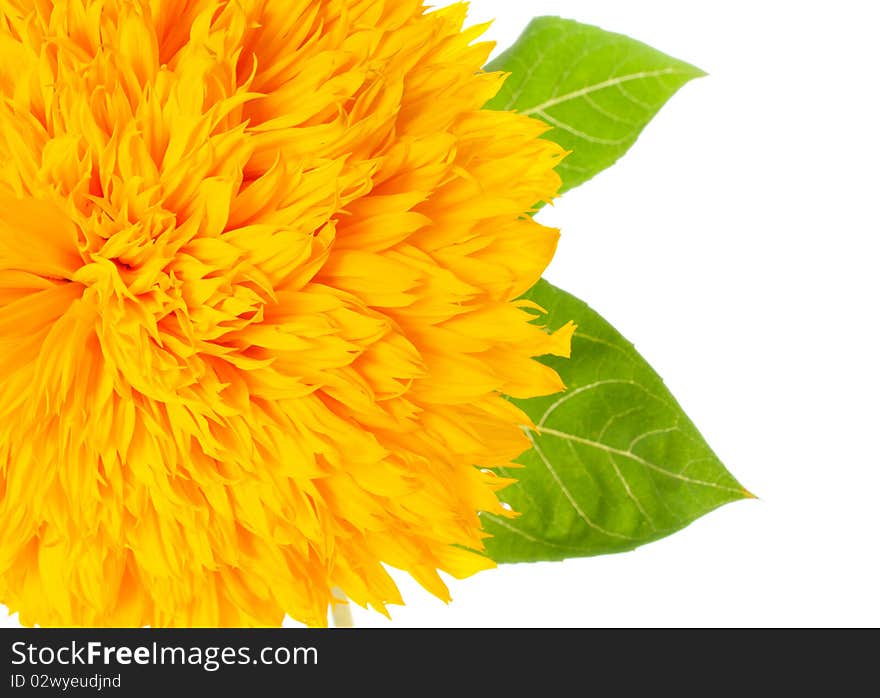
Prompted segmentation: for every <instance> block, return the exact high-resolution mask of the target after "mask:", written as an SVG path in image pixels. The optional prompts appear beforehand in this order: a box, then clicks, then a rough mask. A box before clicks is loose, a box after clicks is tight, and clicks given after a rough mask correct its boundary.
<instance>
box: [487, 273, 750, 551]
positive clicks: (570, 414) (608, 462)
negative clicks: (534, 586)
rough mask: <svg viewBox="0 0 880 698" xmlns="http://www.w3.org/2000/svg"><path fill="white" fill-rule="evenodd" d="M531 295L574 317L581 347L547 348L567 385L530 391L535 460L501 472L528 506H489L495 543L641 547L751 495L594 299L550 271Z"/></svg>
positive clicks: (551, 320)
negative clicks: (557, 351) (561, 352)
mask: <svg viewBox="0 0 880 698" xmlns="http://www.w3.org/2000/svg"><path fill="white" fill-rule="evenodd" d="M527 297H528V298H529V299H530V300H532V301H534V302H535V303H537V304H538V305H540V306H542V307H543V308H545V309H546V310H547V311H548V313H549V315H548V316H547V322H548V324H549V326H550V327H553V328H555V327H559V326H561V325H563V324H565V323H566V322H568V321H569V320H572V319H573V320H574V321H575V322H576V323H577V325H578V327H577V330H576V332H575V335H574V338H573V341H572V358H571V359H569V360H566V359H558V358H552V357H551V358H547V359H546V363H547V364H549V365H550V366H552V367H553V368H554V369H556V370H557V371H558V372H559V374H560V376H562V378H563V380H564V381H565V383H566V386H567V390H566V392H564V393H562V394H559V395H553V396H550V397H545V398H536V399H533V400H520V401H516V403H517V404H518V405H519V406H520V407H522V408H523V409H524V410H525V411H526V412H527V413H528V415H529V416H530V417H531V418H532V420H533V421H534V423H535V425H536V427H537V429H536V430H535V431H529V432H528V433H529V436H530V438H531V439H532V441H533V443H534V448H533V449H532V450H530V451H528V452H527V453H526V454H524V455H523V456H522V457H521V458H520V462H521V463H522V464H523V465H524V466H525V467H524V468H519V469H515V470H513V469H512V470H507V471H502V472H501V473H500V474H502V475H504V476H508V477H513V478H516V479H518V482H517V483H516V484H514V485H511V486H510V487H508V488H506V489H504V490H502V491H501V492H500V496H501V499H502V500H503V501H505V502H507V503H508V504H510V505H511V506H512V507H513V509H514V510H516V511H518V512H522V513H521V515H520V516H518V517H517V518H514V519H505V518H501V517H498V516H494V515H490V514H484V515H483V516H484V525H485V528H486V530H487V531H488V532H489V533H491V534H492V535H493V536H494V537H493V538H490V539H488V540H487V541H486V544H487V549H488V552H489V555H490V556H491V557H492V558H493V559H494V560H496V561H497V562H535V561H540V560H561V559H564V558H570V557H585V556H589V555H600V554H604V553H616V552H623V551H626V550H632V549H633V548H636V547H637V546H639V545H643V544H645V543H649V542H651V541H654V540H657V539H658V538H662V537H664V536H667V535H669V534H670V533H673V532H675V531H677V530H679V529H681V528H683V527H685V526H687V525H688V524H690V523H691V522H693V521H694V520H695V519H697V518H699V517H700V516H702V515H704V514H706V513H708V512H710V511H712V510H713V509H715V508H717V507H719V506H721V505H723V504H727V503H728V502H732V501H735V500H739V499H745V498H749V497H751V496H752V495H750V494H749V493H748V492H747V491H746V490H744V489H743V488H742V486H741V485H740V484H739V483H738V482H737V481H736V480H735V479H734V478H733V476H732V475H731V474H730V473H728V472H727V470H725V468H724V466H723V465H722V464H721V462H720V461H719V460H718V458H717V456H716V455H715V454H714V453H713V452H712V449H711V448H709V446H708V445H707V444H706V442H705V441H704V440H703V438H702V437H701V436H700V434H699V432H698V431H697V429H696V428H695V427H694V425H693V424H692V423H691V421H690V420H689V419H688V418H687V416H686V415H685V413H684V412H683V411H682V409H681V407H680V406H679V405H678V403H677V402H676V401H675V398H673V397H672V395H671V394H670V393H669V391H668V390H667V389H666V386H665V385H664V384H663V381H662V380H661V379H660V377H659V376H658V375H657V374H656V373H655V372H654V371H653V370H652V369H651V367H650V366H649V365H648V364H647V363H646V362H645V360H644V359H643V358H642V357H641V356H640V355H639V354H638V352H637V351H636V350H635V348H634V347H633V346H632V344H630V343H629V342H628V341H626V340H625V339H624V338H623V337H622V336H621V335H620V334H619V333H618V332H617V331H616V330H615V329H614V328H613V327H611V326H610V325H609V324H608V323H607V322H605V320H603V319H602V318H601V317H600V316H599V315H598V314H597V313H596V312H595V311H593V310H592V309H590V308H589V307H588V306H587V305H586V304H585V303H583V302H582V301H580V300H578V299H577V298H575V297H574V296H571V295H569V294H567V293H565V292H564V291H561V290H560V289H558V288H555V287H554V286H551V285H550V284H549V283H547V282H546V281H540V282H539V283H538V284H537V285H536V286H535V287H534V289H532V291H530V292H529V294H527Z"/></svg>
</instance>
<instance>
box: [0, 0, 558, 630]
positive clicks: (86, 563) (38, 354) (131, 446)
mask: <svg viewBox="0 0 880 698" xmlns="http://www.w3.org/2000/svg"><path fill="white" fill-rule="evenodd" d="M464 15H465V7H464V6H463V5H456V6H453V7H451V8H448V9H445V10H440V11H427V10H426V9H425V8H424V6H423V5H422V4H421V3H420V2H418V1H415V0H58V1H55V2H50V1H49V0H30V1H28V0H0V602H2V603H4V604H6V605H8V606H9V608H10V609H11V610H12V611H19V612H20V614H21V615H20V618H21V621H22V622H23V623H25V624H32V623H39V624H42V625H44V626H46V625H87V626H93V625H114V626H130V625H134V626H137V625H144V624H149V625H153V626H217V625H220V626H252V625H257V626H277V625H279V624H280V623H281V622H282V620H283V618H284V616H285V614H286V613H287V614H290V615H291V616H292V617H294V618H295V619H297V620H299V621H302V622H304V623H308V624H311V625H323V624H325V623H326V617H327V609H328V604H330V603H331V602H332V595H331V590H332V589H333V588H334V587H338V588H341V589H342V590H344V592H345V593H346V594H347V595H348V596H349V597H350V598H351V599H352V600H353V601H355V602H357V603H359V604H363V605H369V606H372V607H374V608H376V609H379V610H384V609H385V605H386V604H388V603H400V602H401V599H400V596H399V593H398V591H397V589H396V587H395V585H394V583H393V582H392V580H391V578H390V577H389V576H388V574H387V572H386V569H385V565H388V566H392V567H396V568H400V569H403V570H406V571H408V572H409V573H410V574H412V575H413V577H414V578H415V579H417V580H418V581H419V582H420V583H421V584H422V585H424V586H425V587H426V588H427V589H428V590H430V591H431V592H433V593H434V594H436V595H438V596H440V597H441V598H444V599H445V598H446V597H447V590H446V587H445V586H444V584H443V582H442V580H441V578H440V576H439V575H438V570H442V571H445V572H447V573H450V574H452V575H455V576H464V575H469V574H471V573H473V572H475V571H478V570H480V569H482V568H486V567H489V566H491V564H492V563H491V562H490V561H489V560H488V559H486V558H485V557H484V556H483V555H481V554H480V552H479V551H480V550H481V549H482V545H483V543H482V541H483V540H484V534H483V533H482V531H481V525H480V518H479V512H481V511H486V512H494V513H496V514H504V513H505V510H504V508H503V507H502V506H501V505H500V504H499V501H498V498H497V490H498V489H499V488H500V487H501V486H503V485H504V481H503V480H502V478H499V477H497V476H496V475H495V474H494V473H493V470H492V469H493V468H497V467H499V466H505V467H506V466H508V465H510V463H511V461H512V460H513V459H515V458H516V457H517V456H518V455H519V454H520V453H521V452H522V451H523V450H525V449H526V448H527V447H528V445H529V444H528V441H527V439H526V437H525V436H524V434H523V432H522V429H521V427H522V426H523V425H527V424H528V423H529V420H528V418H527V417H526V416H525V415H524V414H522V413H521V412H520V411H519V410H518V409H516V408H515V407H514V406H513V405H512V404H511V403H510V402H509V401H507V400H506V399H505V398H504V396H505V395H507V396H514V397H519V398H528V397H533V396H538V395H544V394H549V393H553V392H556V391H558V390H560V389H561V388H562V385H561V383H560V380H559V378H558V376H557V375H556V374H555V373H554V372H553V371H551V370H550V369H548V368H547V367H545V366H543V365H542V364H541V363H539V362H538V361H536V360H534V358H533V357H537V356H540V355H544V354H550V353H552V354H560V355H564V354H565V353H566V352H567V351H568V345H569V340H570V334H571V328H570V327H568V328H565V329H564V330H561V331H559V332H557V333H555V334H550V333H548V332H546V331H544V330H543V329H542V328H541V327H540V319H539V316H540V311H539V309H537V308H535V307H533V306H530V305H529V304H527V303H524V302H522V301H517V300H516V299H517V298H518V297H519V296H521V294H522V293H523V292H524V291H526V290H527V289H528V288H529V287H530V286H531V285H532V284H533V283H534V282H535V281H536V280H537V279H538V278H539V276H540V274H541V272H542V271H543V269H544V268H545V266H546V265H547V263H548V262H549V260H550V258H551V256H552V254H553V251H554V248H555V246H556V242H557V232H556V231H554V230H550V229H547V228H544V227H542V226H541V225H539V224H538V223H536V222H534V221H533V220H532V219H531V218H530V217H529V216H528V213H529V212H530V211H532V210H533V208H534V206H535V204H536V203H537V202H540V201H545V200H548V199H549V198H551V197H552V196H553V195H554V194H555V192H556V190H557V188H558V186H559V180H558V178H557V175H556V174H555V173H554V171H553V168H554V166H555V165H556V164H557V163H558V161H559V159H560V158H561V157H562V155H563V154H562V152H561V151H560V149H559V148H558V147H557V146H555V145H553V144H552V143H550V142H548V141H546V140H544V139H540V138H539V136H540V135H541V133H542V132H543V131H544V130H545V127H544V126H543V125H542V124H540V123H538V122H536V121H532V120H530V119H528V118H525V117H522V116H519V115H516V114H513V113H503V112H494V111H488V110H484V109H483V108H482V107H483V105H484V104H485V103H486V101H487V100H488V99H489V98H491V97H492V96H493V95H494V94H495V93H496V92H497V91H498V89H499V87H500V84H501V81H502V80H503V76H502V75H499V74H487V73H483V72H482V71H481V69H480V67H481V66H482V65H483V64H484V61H485V60H486V58H487V55H488V52H489V46H488V45H486V44H480V43H474V40H475V39H476V38H477V37H478V35H479V34H480V31H481V30H480V29H479V28H476V29H468V30H462V26H463V21H464ZM536 319H537V320H538V321H537V322H536Z"/></svg>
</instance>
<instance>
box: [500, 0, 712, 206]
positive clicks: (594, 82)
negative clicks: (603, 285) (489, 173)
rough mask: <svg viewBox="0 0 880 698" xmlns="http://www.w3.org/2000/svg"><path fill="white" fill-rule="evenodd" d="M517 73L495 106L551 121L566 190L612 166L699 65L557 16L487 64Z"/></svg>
mask: <svg viewBox="0 0 880 698" xmlns="http://www.w3.org/2000/svg"><path fill="white" fill-rule="evenodd" d="M486 70H489V71H505V72H509V73H511V75H510V76H509V77H508V79H507V82H506V83H505V84H504V87H503V88H502V90H501V92H500V93H499V94H498V95H497V96H496V97H495V98H494V99H493V100H492V101H490V102H489V104H488V105H487V107H488V108H490V109H498V110H511V109H513V110H517V111H519V112H520V113H521V114H528V115H531V116H534V117H536V118H539V119H543V120H544V121H546V122H547V123H548V124H549V125H550V126H552V127H553V129H552V130H551V131H550V132H549V133H548V134H547V136H546V137H547V138H549V139H550V140H552V141H555V142H556V143H559V144H560V145H561V146H563V147H564V148H565V149H566V150H569V151H571V155H569V156H568V157H567V158H566V159H565V160H564V161H563V162H562V163H561V164H560V165H559V167H558V168H557V171H558V172H559V175H560V176H561V177H562V182H563V186H562V189H561V191H567V190H569V189H571V188H573V187H576V186H578V185H579V184H583V183H584V182H586V181H587V180H588V179H591V178H592V177H594V176H595V175H596V174H598V173H599V172H601V171H602V170H604V169H605V168H607V167H609V166H611V165H613V164H614V163H615V162H616V161H617V160H618V159H619V158H620V157H621V156H623V154H624V153H626V151H627V150H629V148H630V146H632V144H633V143H634V142H635V141H636V139H637V138H638V136H639V134H640V133H641V132H642V130H643V129H644V128H645V126H646V125H647V124H648V122H649V121H650V120H651V119H652V118H653V117H654V115H655V114H656V113H657V112H658V111H659V110H660V108H661V107H662V106H663V105H664V104H665V103H666V102H667V100H669V98H670V97H672V95H674V94H675V93H676V92H677V91H678V89H679V88H680V87H682V86H683V85H684V84H686V83H687V82H689V81H690V80H692V79H694V78H697V77H700V76H702V75H705V73H703V71H701V70H700V69H699V68H695V67H694V66H692V65H688V64H687V63H684V62H682V61H679V60H677V59H675V58H671V57H670V56H667V55H666V54H664V53H661V52H660V51H657V50H656V49H653V48H651V47H650V46H646V45H645V44H643V43H641V42H638V41H635V40H633V39H630V38H629V37H626V36H623V35H621V34H613V33H611V32H607V31H604V30H602V29H599V28H598V27H592V26H588V25H585V24H579V23H578V22H574V21H572V20H567V19H561V18H559V17H539V18H537V19H535V20H533V21H532V22H531V24H529V26H528V27H527V28H526V30H525V32H524V33H523V35H522V36H521V37H520V38H519V40H518V41H517V42H516V43H515V44H514V45H513V46H512V47H511V48H509V49H508V50H507V51H505V52H504V53H502V54H501V55H500V56H498V58H496V59H495V60H494V61H492V62H491V63H489V64H488V65H487V66H486Z"/></svg>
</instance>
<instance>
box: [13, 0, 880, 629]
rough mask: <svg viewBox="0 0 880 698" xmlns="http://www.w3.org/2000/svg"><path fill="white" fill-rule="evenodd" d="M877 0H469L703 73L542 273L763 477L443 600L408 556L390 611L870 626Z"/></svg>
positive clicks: (528, 620)
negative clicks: (425, 587)
mask: <svg viewBox="0 0 880 698" xmlns="http://www.w3.org/2000/svg"><path fill="white" fill-rule="evenodd" d="M875 7H876V4H875V3H873V2H868V1H864V2H855V1H846V0H835V2H830V1H829V2H803V1H802V2H767V1H766V0H765V1H763V2H751V1H744V0H739V1H738V2H706V1H705V0H663V2H657V1H656V0H643V1H638V2H637V1H634V0H602V1H598V0H596V1H591V0H541V1H540V2H537V1H534V2H533V1H531V0H528V1H526V0H472V3H471V17H472V20H473V21H475V22H476V21H484V20H487V19H491V18H493V17H494V18H497V19H496V22H495V24H494V25H493V26H492V28H491V29H490V30H489V32H488V37H489V38H490V39H492V40H495V41H497V42H498V44H499V49H502V48H504V47H506V46H508V45H509V44H511V43H512V42H513V41H514V40H515V39H516V37H517V36H518V34H519V33H520V32H521V30H522V29H523V28H524V27H525V26H526V24H527V23H528V21H529V20H530V19H531V18H532V17H534V16H537V15H542V14H545V15H546V14H556V15H561V16H564V17H569V18H573V19H577V20H580V21H583V22H586V23H590V24H597V25H599V26H601V27H603V28H605V29H609V30H612V31H617V32H621V33H624V34H628V35H630V36H632V37H634V38H637V39H640V40H641V41H644V42H646V43H648V44H651V45H653V46H655V47H657V48H659V49H661V50H663V51H666V52H667V53H670V54H672V55H674V56H676V57H678V58H682V59H684V60H687V61H689V62H692V63H694V64H695V65H697V66H699V67H701V68H703V69H704V70H706V71H708V72H709V77H707V78H703V79H701V80H698V81H696V82H694V83H692V84H690V85H688V86H686V87H685V88H684V89H683V90H682V91H681V92H680V93H679V94H678V95H677V96H676V97H674V98H673V100H672V101H671V102H670V103H669V105H667V107H666V108H665V109H664V110H663V111H662V112H661V113H660V115H659V116H658V117H657V118H656V120H655V121H654V122H653V123H652V124H651V125H650V126H649V127H648V129H647V130H646V132H645V133H644V135H643V136H642V138H641V139H640V140H639V142H638V143H637V144H636V145H635V147H634V148H633V150H632V151H631V152H630V154H629V155H627V156H626V157H625V158H624V159H623V160H622V161H621V162H619V163H618V164H617V165H616V166H614V167H613V168H612V169H610V170H608V171H606V172H605V173H603V174H601V175H599V176H598V177H597V178H596V179H594V180H593V181H591V182H589V183H588V184H586V185H584V186H583V187H582V188H580V189H579V190H576V191H573V192H570V193H569V194H567V195H566V196H565V197H564V198H563V199H561V200H560V201H559V202H558V203H557V205H556V206H555V208H553V209H548V210H546V211H545V212H543V213H542V214H541V218H542V220H543V221H545V222H546V223H548V224H550V225H554V226H557V227H560V228H561V229H562V231H563V235H562V242H561V245H560V249H559V253H558V255H557V258H556V261H555V262H554V263H553V265H552V267H551V268H550V270H549V271H548V274H547V277H548V278H549V279H550V280H551V281H552V282H554V283H556V284H557V285H559V286H562V287H563V288H565V289H566V290H568V291H570V292H572V293H574V294H576V295H578V296H580V297H582V298H584V299H585V300H587V301H589V302H590V303H591V305H592V306H593V307H594V308H596V309H597V310H598V311H599V312H600V313H602V314H603V315H604V316H605V317H606V318H607V319H608V320H609V321H611V322H612V324H614V325H615V326H616V327H617V328H618V329H619V330H620V331H621V332H623V333H624V334H625V335H626V336H627V337H628V338H629V339H630V340H631V341H633V342H634V343H635V344H636V346H637V347H638V348H639V350H640V351H641V352H642V353H643V355H644V356H645V357H646V358H647V359H648V360H649V361H650V362H651V363H652V365H653V366H654V367H655V368H656V370H657V371H658V372H659V373H660V375H661V376H663V377H664V379H665V380H666V382H667V384H668V385H669V387H670V389H671V390H672V392H673V393H674V394H675V395H676V397H677V398H678V399H679V401H680V402H681V403H682V405H683V406H684V407H685V409H686V410H687V411H688V413H689V414H690V416H691V418H692V419H693V420H694V422H695V423H696V424H697V426H698V427H699V428H700V429H701V431H702V432H703V434H704V436H705V437H706V438H707V440H708V441H709V443H710V444H711V445H712V446H713V448H714V449H715V451H716V452H717V453H718V454H719V456H720V457H721V458H722V459H723V460H724V461H725V463H726V464H727V465H728V467H729V469H730V470H731V471H732V472H733V473H734V474H735V475H736V476H737V477H738V478H739V480H740V481H741V482H742V483H743V484H744V485H745V486H746V487H748V488H749V489H750V490H752V491H753V492H755V493H756V494H758V495H759V496H760V497H761V499H760V501H756V502H741V503H738V504H734V505H730V506H728V507H725V508H724V509H722V510H720V511H717V512H715V513H713V514H710V515H709V516H707V517H706V518H704V519H702V520H700V521H698V522H697V523H695V524H694V525H692V526H691V527H690V528H688V529H686V530H685V531H683V532H681V533H679V534H676V535H675V536H673V537H671V538H668V539H666V540H664V541H661V542H659V543H654V544H652V545H649V546H647V547H645V548H642V549H639V550H637V551H636V552H633V553H628V554H625V555H617V556H609V557H601V558H592V559H586V560H572V561H567V562H564V563H552V564H537V565H516V566H506V567H503V568H500V569H498V570H495V571H491V572H486V573H483V574H481V575H478V576H476V577H474V578H472V579H469V580H466V581H463V582H452V583H451V588H452V591H453V596H454V597H455V598H454V601H453V603H452V604H450V605H449V606H446V605H444V604H442V603H440V602H439V601H436V600H435V599H433V598H432V597H430V596H429V595H428V594H427V592H424V591H422V590H421V589H420V588H419V587H418V586H417V585H416V584H414V583H413V582H411V581H407V579H406V578H405V577H403V576H400V577H399V579H400V585H401V588H402V589H403V592H404V596H405V598H406V599H407V601H408V605H407V606H406V607H403V608H396V609H392V614H393V616H394V623H393V625H395V626H398V627H402V626H694V625H696V626H719V625H720V626H742V625H746V626H780V625H784V626H789V625H794V626H814V625H820V626H824V625H871V626H877V625H880V600H878V590H880V563H878V550H880V523H878V521H880V503H878V498H880V408H878V401H877V397H878V394H880V371H878V368H877V360H878V358H880V331H878V316H880V313H878V307H877V306H878V301H880V288H878V286H880V281H878V274H877V265H878V252H880V245H878V234H880V220H878V219H880V216H878V210H877V206H878V201H880V176H878V166H880V97H878V94H880V81H878V79H877V72H878V68H880V49H878V47H880V42H878V39H877V27H878V22H877V20H878V13H877V12H876V11H875ZM355 621H356V624H357V625H361V626H369V625H388V622H387V621H385V620H384V618H382V617H381V616H379V615H378V614H375V613H368V612H366V611H361V610H359V609H355ZM14 624H15V621H14V619H10V618H5V619H4V618H0V625H14Z"/></svg>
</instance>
